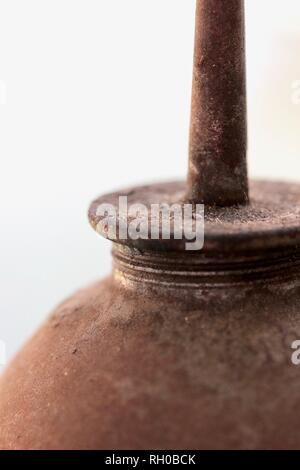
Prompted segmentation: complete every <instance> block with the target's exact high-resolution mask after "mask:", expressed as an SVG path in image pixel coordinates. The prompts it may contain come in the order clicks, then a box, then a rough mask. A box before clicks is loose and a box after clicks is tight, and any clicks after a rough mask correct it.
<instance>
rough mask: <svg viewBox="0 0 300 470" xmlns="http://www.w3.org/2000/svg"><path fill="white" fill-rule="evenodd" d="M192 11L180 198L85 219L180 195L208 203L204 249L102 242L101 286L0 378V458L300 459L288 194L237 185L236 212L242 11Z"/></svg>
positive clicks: (293, 227) (295, 278) (299, 327)
mask: <svg viewBox="0 0 300 470" xmlns="http://www.w3.org/2000/svg"><path fill="white" fill-rule="evenodd" d="M197 3H198V9H197V30H196V53H195V77H194V92H193V112H192V125H191V155H190V158H191V159H190V174H189V180H188V184H186V183H169V184H161V185H151V186H143V187H140V188H134V189H131V190H128V191H126V190H125V191H122V192H120V193H114V194H110V195H108V196H104V197H102V198H99V199H97V200H96V201H94V202H93V203H92V205H91V207H90V211H89V219H90V223H91V224H92V226H93V227H94V228H96V229H97V228H98V227H99V225H98V224H99V216H98V214H97V207H98V205H99V204H100V203H103V202H105V203H110V204H112V205H113V206H116V207H117V205H118V196H119V195H128V203H129V204H133V203H137V202H138V203H143V204H145V206H147V207H148V206H149V205H150V204H153V203H157V202H158V203H163V202H167V203H176V202H178V203H180V204H183V203H184V201H186V200H187V194H188V200H192V201H193V202H194V203H195V202H203V201H204V202H205V203H206V204H207V206H206V213H205V245H204V249H203V250H202V251H200V252H194V253H187V252H185V251H184V248H183V242H184V241H182V240H151V239H149V240H136V241H133V240H130V239H128V240H121V239H118V238H117V239H116V240H114V241H115V244H114V249H113V258H114V269H113V275H112V276H110V277H109V278H107V279H105V280H104V281H102V282H98V283H96V284H94V285H92V286H91V287H88V288H87V289H83V290H81V291H80V292H78V293H77V294H76V295H74V296H73V297H71V298H70V299H68V300H67V301H66V302H64V303H63V304H62V305H61V306H59V307H58V309H57V310H56V311H55V312H54V313H53V314H52V315H51V317H50V318H49V319H48V321H47V322H45V324H44V325H43V327H42V328H41V329H40V330H39V332H38V333H37V334H36V335H35V336H34V338H33V339H32V340H31V341H30V342H29V343H28V344H27V345H26V346H25V348H24V349H23V350H22V351H21V352H20V353H19V354H18V356H17V357H16V359H15V360H14V361H13V362H12V364H11V365H10V367H9V368H8V369H7V371H6V373H5V374H4V375H3V377H1V380H0V423H1V426H0V448H1V449H116V450H118V449H162V448H163V449H265V448H269V449H282V448H283V449H299V448H300V437H299V436H300V424H299V419H298V413H297V410H298V408H299V407H300V398H299V388H300V373H299V369H298V368H297V367H295V366H294V365H292V364H291V343H292V342H293V341H294V340H298V339H300V315H299V312H300V210H299V207H300V185H297V184H288V183H267V182H252V183H251V184H250V200H249V204H246V203H247V202H248V188H247V176H246V163H245V151H246V131H245V126H246V122H245V110H246V106H245V75H244V34H243V2H242V1H240V0H226V1H224V0H219V1H215V0H208V1H206V0H199V1H198V2H197ZM238 204H239V205H238ZM124 217H125V215H124V214H122V213H121V214H120V213H118V214H117V223H119V222H120V219H121V218H124ZM100 232H101V230H100ZM101 233H102V232H101ZM102 235H105V231H104V232H103V233H102Z"/></svg>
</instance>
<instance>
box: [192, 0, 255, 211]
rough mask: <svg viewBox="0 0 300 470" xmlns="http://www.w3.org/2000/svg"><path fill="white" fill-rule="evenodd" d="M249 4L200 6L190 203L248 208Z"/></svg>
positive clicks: (204, 1) (231, 0) (219, 0)
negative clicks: (246, 22)
mask: <svg viewBox="0 0 300 470" xmlns="http://www.w3.org/2000/svg"><path fill="white" fill-rule="evenodd" d="M245 69H246V68H245V31H244V0H226V1H223V0H198V1H197V13H196V38H195V59H194V79H193V93H192V116H191V130H190V159H189V176H188V198H189V199H190V200H192V201H194V202H203V203H205V204H216V205H221V206H226V205H233V204H245V203H247V202H248V185H247V166H246V150H247V126H246V74H245Z"/></svg>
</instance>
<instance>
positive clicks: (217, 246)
mask: <svg viewBox="0 0 300 470" xmlns="http://www.w3.org/2000/svg"><path fill="white" fill-rule="evenodd" d="M120 194H127V195H128V206H130V205H134V204H136V203H140V202H143V204H144V205H145V206H146V207H147V209H148V214H150V207H151V204H158V203H159V204H163V203H167V204H168V205H169V206H170V207H172V205H173V204H174V203H178V202H180V201H182V200H183V199H184V197H185V194H186V183H185V182H171V183H159V184H154V185H148V186H141V187H135V188H130V189H128V190H124V191H123V192H122V193H120V192H117V193H112V194H107V195H105V196H101V197H100V198H97V199H96V200H95V201H94V202H93V203H92V204H91V206H90V210H89V220H90V223H91V225H92V227H93V228H94V229H95V230H96V231H97V232H98V233H99V234H100V235H102V236H104V237H107V238H108V239H109V234H108V233H107V232H106V231H105V227H103V226H101V224H99V222H100V221H101V217H100V215H98V214H97V209H98V207H99V205H101V204H103V203H108V204H111V205H112V206H113V207H115V213H116V225H117V227H118V226H119V223H120V220H124V219H125V218H126V217H127V216H126V214H124V213H122V212H119V195H120ZM250 196H251V198H250V199H251V203H250V204H247V205H242V206H230V207H227V206H225V207H218V206H205V219H204V220H205V225H204V229H205V240H204V248H203V252H204V253H206V254H210V255H212V256H214V255H215V254H216V253H223V252H230V253H240V252H242V251H252V252H253V251H256V250H271V249H277V248H278V249H281V248H284V247H294V248H297V247H298V246H300V186H299V184H291V183H284V182H281V183H280V182H270V181H269V182H267V181H251V182H250ZM148 227H149V234H148V238H147V239H145V240H144V239H138V240H131V239H130V238H127V239H126V240H122V239H120V238H118V237H117V238H116V239H115V240H112V241H115V242H117V243H121V244H126V245H128V246H132V247H135V248H137V249H141V250H149V249H152V250H154V251H185V244H186V241H187V240H185V239H184V238H182V239H181V240H176V239H174V236H173V235H174V234H171V238H170V239H165V240H164V239H162V237H161V236H160V239H159V240H153V239H151V233H150V228H151V221H150V219H149V220H148ZM117 235H118V230H117Z"/></svg>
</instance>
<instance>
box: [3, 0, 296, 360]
mask: <svg viewBox="0 0 300 470" xmlns="http://www.w3.org/2000/svg"><path fill="white" fill-rule="evenodd" d="M194 11H195V0H189V1H183V0H151V1H150V0H51V1H50V0H44V1H42V2H41V1H40V0H26V1H24V0H0V159H1V167H0V168H1V170H0V191H1V197H0V208H1V211H0V214H1V231H0V266H1V268H0V276H1V279H0V308H1V310H0V342H1V341H2V342H3V343H0V346H1V344H2V346H3V344H4V343H5V345H6V355H7V358H8V359H9V358H10V357H11V356H12V355H13V354H14V353H15V352H16V350H17V349H18V348H19V347H20V346H21V344H22V343H23V342H24V340H25V339H26V338H28V336H30V335H31V334H32V332H33V331H34V330H35V329H36V328H37V326H38V325H39V324H40V323H41V322H42V320H43V319H44V318H45V317H46V316H47V315H48V313H49V312H50V311H51V310H52V309H53V308H54V307H55V305H56V304H57V303H59V302H60V301H61V300H63V299H64V298H65V297H66V296H68V295H70V294H72V293H73V291H74V290H76V289H78V288H79V287H81V286H85V285H86V284H88V283H89V282H91V281H93V280H95V279H98V278H100V277H103V276H105V275H106V274H107V273H108V272H109V270H110V244H109V243H108V242H106V241H104V240H102V239H100V238H98V236H97V235H96V234H95V233H94V232H93V231H92V229H91V228H90V227H89V225H88V222H87V217H86V212H87V208H88V204H89V202H90V201H91V199H92V198H94V197H95V196H97V195H98V194H100V193H105V192H107V191H111V190H114V189H117V188H118V187H120V188H122V187H123V186H125V187H126V186H128V185H132V184H136V183H143V182H145V181H155V180H164V179H172V178H178V177H179V178H180V177H185V175H186V170H187V146H188V126H189V106H190V95H191V74H192V52H193V33H194ZM246 11H247V61H248V98H249V167H250V174H251V175H252V176H253V177H267V178H277V179H279V178H280V179H293V180H299V181H300V158H299V157H300V132H299V125H300V57H299V49H300V2H299V0H285V1H282V0H246ZM0 349H1V348H0ZM0 353H1V350H0ZM1 354H2V353H1ZM1 354H0V356H1ZM0 360H1V358H0Z"/></svg>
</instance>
